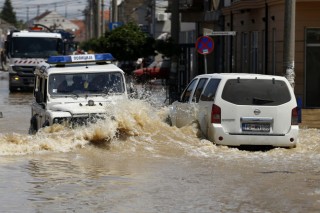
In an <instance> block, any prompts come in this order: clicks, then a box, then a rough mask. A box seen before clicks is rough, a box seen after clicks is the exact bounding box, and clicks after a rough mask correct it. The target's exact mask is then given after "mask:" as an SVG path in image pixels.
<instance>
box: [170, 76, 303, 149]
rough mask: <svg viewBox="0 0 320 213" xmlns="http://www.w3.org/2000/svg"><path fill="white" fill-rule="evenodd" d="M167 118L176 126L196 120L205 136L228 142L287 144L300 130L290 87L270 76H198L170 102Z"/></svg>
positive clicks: (278, 77)
mask: <svg viewBox="0 0 320 213" xmlns="http://www.w3.org/2000/svg"><path fill="white" fill-rule="evenodd" d="M169 118H170V120H171V123H172V125H175V126H177V127H182V126H186V125H189V124H191V123H192V122H198V124H199V126H200V129H201V131H202V133H203V134H204V136H205V137H207V138H208V139H209V140H210V141H213V142H215V143H216V144H221V145H228V146H241V145H270V146H275V147H289V148H292V147H295V146H296V143H297V139H298V132H299V125H298V108H297V102H296V98H295V95H294V92H293V89H292V88H291V86H290V84H289V82H288V80H287V79H286V78H284V77H280V76H272V75H259V74H244V73H241V74H239V73H223V74H204V75H199V76H197V77H195V78H194V79H193V80H192V81H191V82H190V83H189V85H188V86H187V88H186V89H185V90H184V92H183V93H182V95H181V97H180V100H179V101H176V102H174V103H172V105H171V109H170V114H169Z"/></svg>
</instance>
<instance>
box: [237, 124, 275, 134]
mask: <svg viewBox="0 0 320 213" xmlns="http://www.w3.org/2000/svg"><path fill="white" fill-rule="evenodd" d="M242 131H248V132H270V124H257V123H243V124H242Z"/></svg>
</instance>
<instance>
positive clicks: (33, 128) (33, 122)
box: [29, 115, 38, 135]
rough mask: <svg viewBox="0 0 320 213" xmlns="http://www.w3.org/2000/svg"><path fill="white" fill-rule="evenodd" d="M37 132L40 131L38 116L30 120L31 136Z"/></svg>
mask: <svg viewBox="0 0 320 213" xmlns="http://www.w3.org/2000/svg"><path fill="white" fill-rule="evenodd" d="M37 131H38V123H37V117H36V115H34V116H32V118H31V119H30V128H29V134H31V135H33V134H36V133H37Z"/></svg>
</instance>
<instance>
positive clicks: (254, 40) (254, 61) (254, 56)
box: [251, 32, 259, 73]
mask: <svg viewBox="0 0 320 213" xmlns="http://www.w3.org/2000/svg"><path fill="white" fill-rule="evenodd" d="M258 39H259V33H258V32H252V34H251V45H252V48H251V72H252V73H258Z"/></svg>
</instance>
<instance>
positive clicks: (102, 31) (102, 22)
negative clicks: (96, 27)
mask: <svg viewBox="0 0 320 213" xmlns="http://www.w3.org/2000/svg"><path fill="white" fill-rule="evenodd" d="M103 2H104V0H101V34H100V36H102V35H104V31H105V29H104V26H105V25H104V5H103Z"/></svg>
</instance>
